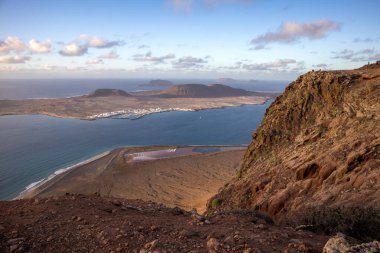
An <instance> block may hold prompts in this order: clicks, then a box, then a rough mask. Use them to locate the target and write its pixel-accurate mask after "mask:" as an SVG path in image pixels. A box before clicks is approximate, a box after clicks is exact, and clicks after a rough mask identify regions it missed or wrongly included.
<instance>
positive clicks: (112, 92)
mask: <svg viewBox="0 0 380 253" xmlns="http://www.w3.org/2000/svg"><path fill="white" fill-rule="evenodd" d="M110 96H121V97H129V96H131V95H130V94H129V93H127V92H125V91H123V90H118V89H97V90H95V91H94V92H92V93H90V94H88V95H87V97H110Z"/></svg>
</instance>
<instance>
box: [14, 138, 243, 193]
mask: <svg viewBox="0 0 380 253" xmlns="http://www.w3.org/2000/svg"><path fill="white" fill-rule="evenodd" d="M171 147H175V148H187V147H188V148H196V147H205V148H207V147H210V148H212V147H216V148H221V147H226V148H231V147H236V148H242V150H243V148H247V147H248V144H236V145H169V146H162V145H152V146H131V147H129V146H124V147H117V148H114V149H110V150H107V151H105V152H102V153H100V154H97V155H94V156H92V157H90V158H88V159H86V160H83V161H81V162H78V163H76V164H73V165H71V166H67V167H64V168H62V169H58V170H56V171H54V172H53V173H52V174H50V175H49V176H47V177H44V178H42V179H40V180H38V181H35V182H33V183H31V184H29V185H27V186H26V187H25V189H24V190H23V191H21V192H20V193H18V195H17V196H16V197H15V198H13V199H11V200H17V199H28V198H33V197H36V196H37V195H39V194H40V193H41V192H43V191H44V190H46V189H48V188H49V187H51V186H53V185H54V184H56V183H58V182H59V181H60V180H61V179H62V178H64V177H65V176H66V175H67V174H68V173H70V172H72V171H74V170H76V169H79V168H81V167H82V166H85V165H88V164H89V163H91V162H96V161H98V160H100V159H102V158H105V157H106V156H108V155H111V154H113V153H115V152H116V154H119V152H120V151H121V150H123V149H126V148H130V149H135V151H134V152H136V153H138V152H140V151H139V150H138V149H148V151H155V150H156V151H157V150H164V149H167V148H171ZM142 152H144V151H142ZM145 152H146V151H145ZM222 152H228V150H226V151H223V150H222V151H217V152H212V153H214V154H215V153H222ZM206 154H207V153H206ZM192 155H205V154H189V155H185V156H178V157H190V156H192ZM174 158H176V157H174ZM164 159H173V158H158V159H156V160H164Z"/></svg>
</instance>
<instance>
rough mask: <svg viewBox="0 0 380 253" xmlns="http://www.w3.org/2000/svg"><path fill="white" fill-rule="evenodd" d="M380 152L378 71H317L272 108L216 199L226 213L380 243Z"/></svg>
mask: <svg viewBox="0 0 380 253" xmlns="http://www.w3.org/2000/svg"><path fill="white" fill-rule="evenodd" d="M379 152H380V65H376V64H373V65H370V66H365V67H363V68H360V69H356V70H349V71H316V72H315V71H311V72H308V73H306V74H304V75H302V76H300V77H299V78H298V79H297V80H296V81H294V82H292V83H291V84H290V85H289V86H288V87H287V88H286V90H285V92H284V93H283V94H282V95H281V96H279V97H277V99H276V100H275V101H274V102H273V103H272V105H271V106H270V107H269V108H268V109H267V112H266V114H265V117H264V119H263V121H262V123H261V125H260V126H259V128H258V129H257V130H256V132H255V133H254V134H253V140H252V143H251V144H250V145H249V147H248V149H247V151H246V153H245V156H244V161H243V165H242V167H241V169H240V171H239V173H238V175H237V177H236V178H235V179H234V180H233V181H232V182H230V183H229V184H227V185H226V186H225V187H224V188H223V189H222V190H221V192H220V193H219V194H218V195H217V196H215V198H216V199H219V200H220V202H221V203H222V204H221V206H220V207H219V208H220V209H224V210H226V209H231V208H236V207H239V208H248V209H255V210H261V211H265V212H268V213H270V214H271V215H273V216H274V217H276V218H277V220H282V221H286V222H289V221H294V222H296V223H301V224H305V223H309V224H312V225H314V229H320V230H323V231H322V232H330V233H331V232H332V231H335V230H339V229H341V230H348V232H350V231H351V232H352V233H361V232H363V230H364V231H367V232H366V233H368V234H371V233H372V234H371V235H372V237H377V238H379V237H380V235H379V234H378V232H379V231H378V227H377V228H376V226H378V225H379V224H380V217H379V216H378V214H376V213H379V210H380V192H379V189H380V180H379V178H380V154H379ZM210 210H212V208H210ZM371 219H373V220H371ZM354 224H356V225H354ZM340 225H342V226H343V227H344V228H342V227H339V226H340ZM355 226H359V227H355ZM374 226H375V227H374ZM365 227H366V228H365ZM364 228H365V229H364ZM371 229H372V230H371ZM341 232H343V231H341Z"/></svg>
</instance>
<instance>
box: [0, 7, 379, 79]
mask: <svg viewBox="0 0 380 253" xmlns="http://www.w3.org/2000/svg"><path fill="white" fill-rule="evenodd" d="M379 10H380V1H378V0H360V1H359V0H323V1H316V0H315V1H312V0H294V1H290V0H162V1H161V0H125V1H124V0H119V1H117V0H55V1H53V0H0V78H77V77H78V78H168V79H169V78H234V79H260V80H293V79H295V78H296V77H297V76H298V75H300V74H302V73H305V72H307V71H310V70H312V69H352V68H357V67H360V66H362V65H364V64H366V63H368V62H374V61H376V60H380V28H379V27H380V15H379Z"/></svg>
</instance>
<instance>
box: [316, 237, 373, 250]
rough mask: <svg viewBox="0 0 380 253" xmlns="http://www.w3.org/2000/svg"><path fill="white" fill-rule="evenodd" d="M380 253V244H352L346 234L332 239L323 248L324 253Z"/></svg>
mask: <svg viewBox="0 0 380 253" xmlns="http://www.w3.org/2000/svg"><path fill="white" fill-rule="evenodd" d="M375 252H380V242H378V241H373V242H368V243H357V244H356V243H354V242H353V243H350V241H349V240H348V239H347V237H346V236H345V235H344V234H341V233H338V234H337V235H335V236H333V237H331V238H330V239H329V240H328V241H327V243H326V244H325V246H324V247H323V253H375Z"/></svg>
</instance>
